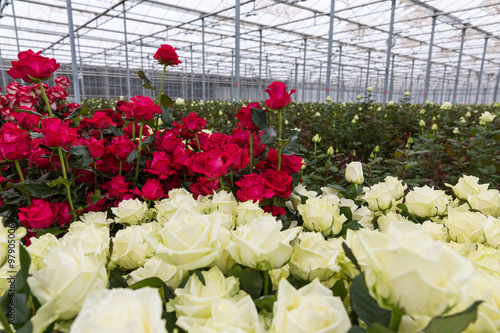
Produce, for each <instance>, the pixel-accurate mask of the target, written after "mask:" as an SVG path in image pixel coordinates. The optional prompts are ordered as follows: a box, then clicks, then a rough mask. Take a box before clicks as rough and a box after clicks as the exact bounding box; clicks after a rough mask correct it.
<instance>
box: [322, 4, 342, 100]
mask: <svg viewBox="0 0 500 333" xmlns="http://www.w3.org/2000/svg"><path fill="white" fill-rule="evenodd" d="M334 13H335V0H331V3H330V26H329V30H328V55H327V58H326V59H327V64H326V84H325V92H326V96H330V76H331V72H332V44H333V18H334ZM340 49H341V50H342V46H341V47H340ZM337 91H338V87H337ZM337 99H338V92H337Z"/></svg>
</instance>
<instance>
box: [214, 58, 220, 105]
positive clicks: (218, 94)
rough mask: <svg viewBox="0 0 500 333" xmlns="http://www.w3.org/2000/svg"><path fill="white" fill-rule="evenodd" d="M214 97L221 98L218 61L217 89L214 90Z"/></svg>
mask: <svg viewBox="0 0 500 333" xmlns="http://www.w3.org/2000/svg"><path fill="white" fill-rule="evenodd" d="M215 98H216V99H218V100H221V96H220V89H219V62H217V91H216V92H215Z"/></svg>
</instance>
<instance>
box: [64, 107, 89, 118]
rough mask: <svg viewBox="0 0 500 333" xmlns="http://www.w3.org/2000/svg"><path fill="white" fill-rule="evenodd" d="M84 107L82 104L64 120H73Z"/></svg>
mask: <svg viewBox="0 0 500 333" xmlns="http://www.w3.org/2000/svg"><path fill="white" fill-rule="evenodd" d="M83 109H85V107H83V106H80V107H79V108H77V109H75V111H73V112H71V113H70V114H69V115H68V116H67V117H66V118H64V120H71V119H74V118H76V116H78V115H79V114H80V111H82V110H83Z"/></svg>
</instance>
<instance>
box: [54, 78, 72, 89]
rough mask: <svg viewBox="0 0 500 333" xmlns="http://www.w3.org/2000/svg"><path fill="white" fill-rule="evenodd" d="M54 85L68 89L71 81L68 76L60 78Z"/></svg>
mask: <svg viewBox="0 0 500 333" xmlns="http://www.w3.org/2000/svg"><path fill="white" fill-rule="evenodd" d="M54 83H55V84H56V86H58V87H59V88H62V89H68V87H69V84H70V81H69V79H68V78H67V77H66V76H59V77H58V78H57V79H55V80H54Z"/></svg>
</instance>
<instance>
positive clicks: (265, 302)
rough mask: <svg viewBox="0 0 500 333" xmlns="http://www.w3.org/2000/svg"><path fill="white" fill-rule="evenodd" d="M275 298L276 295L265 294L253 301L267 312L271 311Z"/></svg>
mask: <svg viewBox="0 0 500 333" xmlns="http://www.w3.org/2000/svg"><path fill="white" fill-rule="evenodd" d="M277 299H278V298H277V296H276V295H265V296H261V297H259V298H257V299H254V300H253V302H254V303H255V306H256V307H258V308H259V309H261V310H266V311H267V312H273V306H274V302H276V300H277Z"/></svg>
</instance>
